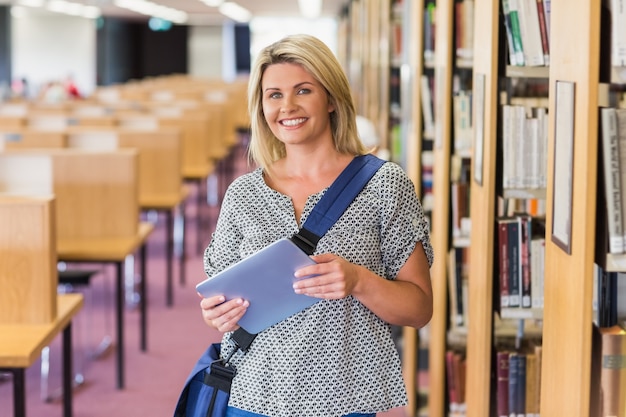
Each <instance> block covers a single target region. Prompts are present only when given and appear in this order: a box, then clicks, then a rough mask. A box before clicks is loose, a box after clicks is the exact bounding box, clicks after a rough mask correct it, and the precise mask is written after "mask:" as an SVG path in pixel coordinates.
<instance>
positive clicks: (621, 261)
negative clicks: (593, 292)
mask: <svg viewBox="0 0 626 417" xmlns="http://www.w3.org/2000/svg"><path fill="white" fill-rule="evenodd" d="M605 269H606V271H607V272H625V273H626V254H623V253H622V254H618V255H616V254H612V253H608V254H607V255H606V265H605Z"/></svg>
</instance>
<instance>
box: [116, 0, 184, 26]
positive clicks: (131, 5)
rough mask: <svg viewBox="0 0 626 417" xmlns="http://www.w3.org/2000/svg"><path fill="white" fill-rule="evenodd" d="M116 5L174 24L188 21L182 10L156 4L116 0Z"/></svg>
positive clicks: (145, 1)
mask: <svg viewBox="0 0 626 417" xmlns="http://www.w3.org/2000/svg"><path fill="white" fill-rule="evenodd" d="M114 4H115V5H116V6H117V7H121V8H123V9H128V10H131V11H133V12H136V13H140V14H144V15H146V16H153V17H158V18H161V19H164V20H169V21H170V22H174V23H179V24H182V23H186V22H187V19H188V16H187V13H185V12H183V11H181V10H178V9H174V8H172V7H167V6H163V5H161V4H156V3H153V2H151V1H147V0H115V1H114Z"/></svg>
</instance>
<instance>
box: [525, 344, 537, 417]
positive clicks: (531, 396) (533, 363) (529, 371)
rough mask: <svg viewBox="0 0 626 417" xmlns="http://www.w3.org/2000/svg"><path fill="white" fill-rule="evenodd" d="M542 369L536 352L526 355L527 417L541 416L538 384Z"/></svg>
mask: <svg viewBox="0 0 626 417" xmlns="http://www.w3.org/2000/svg"><path fill="white" fill-rule="evenodd" d="M539 372H540V369H539V368H538V359H537V355H536V354H535V353H534V352H531V353H527V354H526V387H525V389H526V405H525V411H526V417H538V416H539V392H538V391H537V388H538V386H537V383H538V379H539Z"/></svg>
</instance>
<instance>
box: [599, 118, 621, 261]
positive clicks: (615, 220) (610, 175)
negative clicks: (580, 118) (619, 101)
mask: <svg viewBox="0 0 626 417" xmlns="http://www.w3.org/2000/svg"><path fill="white" fill-rule="evenodd" d="M600 117H601V126H602V157H603V167H604V190H605V194H606V206H607V215H608V227H609V252H611V253H616V254H619V253H623V252H624V229H623V223H622V204H621V186H620V166H619V158H620V157H619V138H618V133H617V115H616V112H615V109H614V108H602V109H601V110H600Z"/></svg>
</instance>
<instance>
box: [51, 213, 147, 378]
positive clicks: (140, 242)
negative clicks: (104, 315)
mask: <svg viewBox="0 0 626 417" xmlns="http://www.w3.org/2000/svg"><path fill="white" fill-rule="evenodd" d="M153 230H154V225H153V224H152V223H148V222H141V223H140V224H139V230H138V232H137V234H136V235H135V236H134V237H131V238H94V239H60V240H59V241H58V242H57V254H58V258H59V261H62V262H96V263H112V264H114V265H115V269H116V282H115V321H116V338H117V340H116V346H115V347H116V365H117V388H118V389H123V388H124V382H125V378H124V304H125V303H124V261H125V260H126V257H127V256H128V255H132V254H134V253H136V252H137V250H139V252H140V271H141V283H140V286H139V294H140V301H139V311H140V313H139V314H140V332H141V333H140V348H141V350H142V351H146V350H147V345H148V343H147V339H148V338H147V314H146V313H147V290H146V289H147V287H146V241H147V239H148V236H149V235H150V234H151V233H152V231H153Z"/></svg>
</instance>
